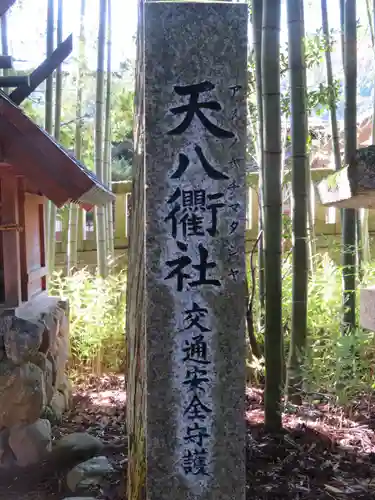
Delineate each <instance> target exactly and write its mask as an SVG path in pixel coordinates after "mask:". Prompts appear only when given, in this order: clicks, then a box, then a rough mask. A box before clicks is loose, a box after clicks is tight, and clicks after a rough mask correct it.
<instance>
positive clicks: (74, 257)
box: [67, 0, 86, 275]
mask: <svg viewBox="0 0 375 500" xmlns="http://www.w3.org/2000/svg"><path fill="white" fill-rule="evenodd" d="M85 13H86V0H81V8H80V28H79V61H78V78H77V99H76V120H75V142H74V144H75V156H76V158H77V159H78V160H81V156H82V99H83V76H84V70H85ZM78 222H79V210H78V207H77V205H75V204H74V203H71V204H70V207H69V223H68V244H67V274H68V275H70V274H71V273H72V271H74V270H75V269H76V268H77V263H78Z"/></svg>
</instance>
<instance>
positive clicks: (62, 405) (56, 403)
mask: <svg viewBox="0 0 375 500" xmlns="http://www.w3.org/2000/svg"><path fill="white" fill-rule="evenodd" d="M49 406H50V407H51V408H52V410H53V411H54V413H55V416H56V418H57V419H58V420H61V419H62V416H63V414H64V412H65V410H67V409H68V407H67V405H66V399H65V396H64V394H63V393H62V392H60V391H56V392H55V393H54V395H53V397H52V399H51V402H50V404H49Z"/></svg>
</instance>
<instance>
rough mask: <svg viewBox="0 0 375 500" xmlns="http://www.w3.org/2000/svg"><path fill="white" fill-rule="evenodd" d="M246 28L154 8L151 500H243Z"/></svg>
mask: <svg viewBox="0 0 375 500" xmlns="http://www.w3.org/2000/svg"><path fill="white" fill-rule="evenodd" d="M247 24H248V11H247V6H246V5H245V4H232V3H229V2H228V3H222V2H221V3H172V2H169V3H167V2H152V3H151V2H150V3H146V6H145V162H146V163H145V165H146V179H145V182H146V294H147V310H146V315H147V317H146V337H147V340H146V351H147V381H146V383H147V403H146V408H147V410H146V419H145V426H146V429H145V435H146V450H147V451H146V467H147V498H148V499H149V500H164V499H168V500H170V499H171V498H172V499H176V500H177V499H178V500H195V499H202V500H239V499H244V498H245V422H244V413H245V405H244V396H245V357H246V350H245V300H246V297H245V290H246V287H245V279H246V273H245V213H246V211H245V209H246V180H245V154H246V153H245V145H246V91H247V89H246V81H247Z"/></svg>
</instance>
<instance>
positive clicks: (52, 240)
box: [48, 0, 63, 274]
mask: <svg viewBox="0 0 375 500" xmlns="http://www.w3.org/2000/svg"><path fill="white" fill-rule="evenodd" d="M62 41H63V0H58V2H57V45H59V44H60V43H62ZM55 84H56V86H55V93H56V94H55V95H56V97H55V128H54V136H55V138H56V140H57V141H60V128H61V106H62V67H61V64H60V66H59V67H58V68H57V70H56V80H55ZM48 232H49V235H50V237H49V250H48V271H49V273H50V274H51V273H52V272H53V271H54V269H55V256H56V237H55V235H56V205H54V204H53V203H51V204H50V214H49V230H48Z"/></svg>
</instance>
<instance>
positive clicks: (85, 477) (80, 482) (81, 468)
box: [66, 457, 114, 492]
mask: <svg viewBox="0 0 375 500" xmlns="http://www.w3.org/2000/svg"><path fill="white" fill-rule="evenodd" d="M113 471H114V469H113V467H112V465H111V464H110V462H109V461H108V458H107V457H94V458H92V459H90V460H87V461H86V462H83V463H81V464H78V465H76V466H75V467H74V468H73V469H72V470H71V471H70V472H69V473H68V475H67V478H66V483H67V486H68V488H69V489H70V491H72V492H75V491H76V490H77V489H82V488H88V487H89V486H94V485H99V484H100V483H101V482H102V480H103V479H104V477H105V476H106V475H107V474H110V473H112V472H113Z"/></svg>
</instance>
